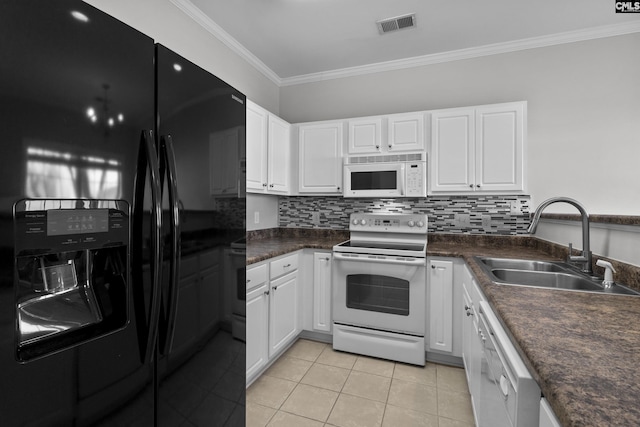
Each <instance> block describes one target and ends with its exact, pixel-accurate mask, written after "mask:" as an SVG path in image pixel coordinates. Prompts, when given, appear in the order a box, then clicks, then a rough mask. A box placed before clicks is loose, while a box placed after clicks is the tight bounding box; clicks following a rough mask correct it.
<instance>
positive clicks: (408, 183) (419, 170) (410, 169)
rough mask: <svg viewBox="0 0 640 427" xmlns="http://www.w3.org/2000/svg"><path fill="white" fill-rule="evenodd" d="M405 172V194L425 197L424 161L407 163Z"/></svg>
mask: <svg viewBox="0 0 640 427" xmlns="http://www.w3.org/2000/svg"><path fill="white" fill-rule="evenodd" d="M404 174H405V196H407V197H412V196H414V197H424V196H425V194H426V188H425V183H426V181H427V179H426V175H427V174H426V171H425V163H424V162H416V163H407V164H406V165H405V169H404Z"/></svg>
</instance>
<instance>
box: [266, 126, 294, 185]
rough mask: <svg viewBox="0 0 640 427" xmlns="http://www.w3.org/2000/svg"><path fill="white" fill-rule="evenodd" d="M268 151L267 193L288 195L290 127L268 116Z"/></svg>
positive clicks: (289, 181)
mask: <svg viewBox="0 0 640 427" xmlns="http://www.w3.org/2000/svg"><path fill="white" fill-rule="evenodd" d="M268 143H269V150H268V156H267V157H268V159H269V162H268V165H267V169H268V174H267V176H268V180H267V182H268V185H267V191H268V192H271V193H277V194H289V192H290V191H291V125H290V124H289V123H287V122H285V121H284V120H282V119H281V118H279V117H277V116H274V115H273V114H269V141H268Z"/></svg>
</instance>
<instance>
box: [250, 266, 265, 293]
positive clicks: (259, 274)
mask: <svg viewBox="0 0 640 427" xmlns="http://www.w3.org/2000/svg"><path fill="white" fill-rule="evenodd" d="M267 279H268V272H267V264H262V265H259V266H257V267H252V268H247V292H249V291H250V290H251V289H253V288H255V287H256V286H258V285H260V284H262V283H265V282H266V281H267Z"/></svg>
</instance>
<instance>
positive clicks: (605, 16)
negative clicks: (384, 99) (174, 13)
mask: <svg viewBox="0 0 640 427" xmlns="http://www.w3.org/2000/svg"><path fill="white" fill-rule="evenodd" d="M172 2H173V3H174V4H176V5H177V6H178V7H180V8H181V9H183V10H184V11H185V12H187V13H188V14H190V15H191V16H192V17H193V18H194V19H196V20H197V21H198V22H199V23H200V24H202V25H203V26H205V27H206V28H208V29H209V30H210V31H212V32H213V33H214V34H215V35H216V36H217V37H218V38H220V39H222V40H223V41H225V43H226V44H227V45H228V46H230V47H231V48H233V49H234V50H236V51H238V52H239V53H241V55H243V56H244V57H245V58H247V59H248V60H249V61H250V62H252V63H254V65H256V66H257V67H258V68H259V69H261V70H262V71H263V72H264V73H265V74H267V75H268V76H269V77H270V78H272V79H273V80H274V81H276V82H277V83H279V84H287V83H291V84H295V83H299V82H303V81H313V80H322V79H326V78H331V77H332V76H333V77H339V76H343V75H346V74H362V73H366V72H372V71H380V70H383V69H389V68H393V67H407V66H412V65H421V64H424V63H429V62H431V63H433V62H442V61H446V60H453V59H462V58H464V57H472V56H480V55H486V54H493V53H501V52H506V51H514V50H520V49H525V48H532V47H540V46H547V45H551V44H558V43H566V42H571V41H578V40H586V39H592V38H598V37H606V36H611V35H619V34H627V33H631V32H640V14H638V13H627V14H624V13H616V11H615V1H614V0H562V1H558V0H535V1H524V0H483V1H479V0H458V1H445V0H430V1H429V0H393V1H391V0H268V1H265V0H233V1H229V0H172ZM407 13H415V14H416V26H415V28H411V29H403V30H398V31H394V32H389V33H386V34H383V35H381V34H379V32H378V28H377V26H376V21H378V20H381V19H385V18H390V17H396V16H399V15H404V14H407Z"/></svg>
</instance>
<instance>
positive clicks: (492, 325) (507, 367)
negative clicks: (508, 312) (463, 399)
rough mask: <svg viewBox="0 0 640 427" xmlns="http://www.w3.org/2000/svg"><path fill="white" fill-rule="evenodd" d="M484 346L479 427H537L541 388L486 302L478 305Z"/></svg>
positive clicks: (479, 328)
mask: <svg viewBox="0 0 640 427" xmlns="http://www.w3.org/2000/svg"><path fill="white" fill-rule="evenodd" d="M478 334H480V339H481V340H482V342H483V354H482V366H481V380H480V390H481V391H480V402H478V403H479V405H478V406H479V411H478V412H479V414H478V424H479V427H538V422H539V407H540V388H539V387H538V384H537V383H536V382H535V380H534V379H533V377H532V376H531V374H530V373H529V371H528V370H527V368H526V366H525V365H524V362H523V361H522V359H520V356H519V355H518V353H517V351H516V349H515V347H514V346H513V344H512V343H511V341H510V340H509V337H508V336H507V334H506V332H505V331H504V329H502V326H501V325H500V322H499V320H498V318H497V317H496V316H495V314H494V313H493V311H492V310H491V308H490V307H489V305H488V304H487V302H486V301H481V302H480V311H479V327H478Z"/></svg>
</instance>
